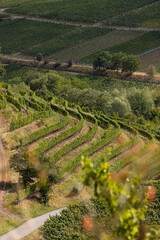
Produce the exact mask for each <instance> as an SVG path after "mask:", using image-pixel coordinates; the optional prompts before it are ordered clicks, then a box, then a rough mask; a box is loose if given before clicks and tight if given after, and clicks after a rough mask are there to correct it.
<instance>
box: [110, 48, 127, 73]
mask: <svg viewBox="0 0 160 240" xmlns="http://www.w3.org/2000/svg"><path fill="white" fill-rule="evenodd" d="M125 57H126V54H125V53H123V52H119V53H114V54H113V55H112V68H113V69H115V70H119V69H121V68H122V64H123V61H124V59H125Z"/></svg>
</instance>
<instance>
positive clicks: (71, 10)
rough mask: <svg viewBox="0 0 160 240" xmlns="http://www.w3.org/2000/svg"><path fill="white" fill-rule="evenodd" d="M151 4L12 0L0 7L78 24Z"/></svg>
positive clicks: (150, 0) (149, 0) (107, 0)
mask: <svg viewBox="0 0 160 240" xmlns="http://www.w3.org/2000/svg"><path fill="white" fill-rule="evenodd" d="M153 2H155V0H141V1H139V0H135V1H132V0H128V1H127V4H126V1H124V0H121V1H118V0H112V1H110V0H77V1H75V0H61V1H60V0H58V1H55V0H46V1H42V0H35V1H31V0H28V1H27V0H26V1H18V0H16V2H15V4H13V0H12V1H8V2H7V3H6V4H5V3H2V4H1V6H3V7H5V6H6V7H10V6H11V7H10V8H9V9H8V11H9V12H12V13H21V14H27V15H34V16H41V17H45V18H56V19H64V20H72V21H80V22H81V21H82V22H96V21H103V20H105V19H106V20H107V19H108V18H111V17H113V16H116V15H119V14H122V13H125V12H127V11H130V10H132V9H136V8H139V7H142V6H145V5H147V4H150V3H153Z"/></svg>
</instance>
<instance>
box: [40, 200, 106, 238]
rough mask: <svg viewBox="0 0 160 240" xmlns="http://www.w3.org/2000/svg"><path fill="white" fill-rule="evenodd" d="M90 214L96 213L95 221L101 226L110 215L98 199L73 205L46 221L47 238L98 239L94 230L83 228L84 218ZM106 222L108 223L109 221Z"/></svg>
mask: <svg viewBox="0 0 160 240" xmlns="http://www.w3.org/2000/svg"><path fill="white" fill-rule="evenodd" d="M88 215H92V216H93V215H94V222H95V224H98V225H99V226H100V225H101V224H102V223H103V220H104V219H105V218H106V219H107V216H108V215H107V212H106V209H105V207H104V205H103V204H102V203H101V202H100V201H98V200H96V199H90V201H87V202H80V203H78V204H74V205H71V206H69V207H68V208H67V209H65V210H63V211H62V213H61V215H60V216H58V215H57V216H50V217H49V219H48V220H47V221H46V222H45V224H44V228H45V235H46V237H47V239H56V240H58V239H59V240H60V239H64V240H71V239H76V240H85V239H87V240H91V239H92V240H93V239H96V238H95V235H94V233H93V232H91V231H87V230H85V229H84V228H83V219H84V218H85V216H88ZM105 223H106V225H107V221H106V222H105Z"/></svg>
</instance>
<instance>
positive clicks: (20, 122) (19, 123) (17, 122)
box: [10, 111, 53, 131]
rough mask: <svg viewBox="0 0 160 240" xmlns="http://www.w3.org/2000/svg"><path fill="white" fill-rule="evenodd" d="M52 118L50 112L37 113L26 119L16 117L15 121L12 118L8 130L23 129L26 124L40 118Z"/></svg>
mask: <svg viewBox="0 0 160 240" xmlns="http://www.w3.org/2000/svg"><path fill="white" fill-rule="evenodd" d="M51 116H53V112H52V111H44V112H37V113H34V114H29V115H27V116H26V117H23V116H22V115H20V116H18V118H17V119H15V118H13V119H12V122H11V125H10V130H11V131H13V130H15V129H17V128H20V127H23V126H25V125H26V124H29V123H31V122H32V121H34V120H37V119H40V118H48V117H51Z"/></svg>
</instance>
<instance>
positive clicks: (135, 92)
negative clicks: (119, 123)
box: [127, 88, 154, 117]
mask: <svg viewBox="0 0 160 240" xmlns="http://www.w3.org/2000/svg"><path fill="white" fill-rule="evenodd" d="M127 97H128V100H129V103H130V106H131V109H132V111H133V113H135V114H137V115H141V114H142V115H144V116H146V117H147V116H149V114H150V113H151V111H152V109H153V107H154V102H153V99H152V96H151V93H150V92H149V91H147V90H140V89H136V88H132V89H131V90H130V91H129V92H128V96H127Z"/></svg>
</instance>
